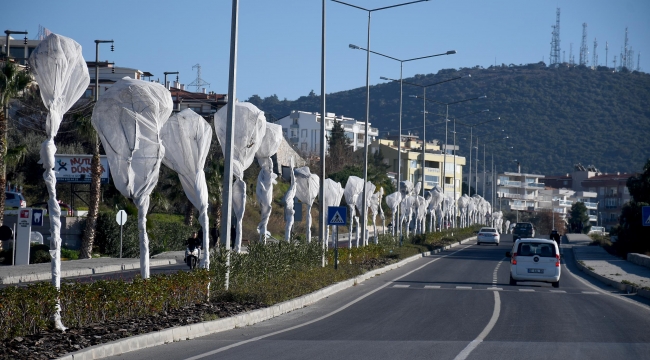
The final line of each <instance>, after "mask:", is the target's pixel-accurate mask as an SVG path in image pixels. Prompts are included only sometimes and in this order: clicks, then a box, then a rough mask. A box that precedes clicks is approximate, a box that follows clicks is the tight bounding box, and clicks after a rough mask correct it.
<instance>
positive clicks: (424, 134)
mask: <svg viewBox="0 0 650 360" xmlns="http://www.w3.org/2000/svg"><path fill="white" fill-rule="evenodd" d="M422 92H423V100H424V101H422V106H423V108H422V117H423V118H422V197H424V185H425V184H426V183H425V182H424V171H425V170H424V169H425V165H426V163H425V157H426V151H427V88H426V87H423V88H422Z"/></svg>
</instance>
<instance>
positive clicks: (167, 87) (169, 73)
mask: <svg viewBox="0 0 650 360" xmlns="http://www.w3.org/2000/svg"><path fill="white" fill-rule="evenodd" d="M163 74H165V89H167V90H169V88H170V87H171V86H167V75H171V74H176V81H177V82H178V74H179V72H178V71H165V72H164V73H163Z"/></svg>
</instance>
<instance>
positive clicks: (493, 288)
mask: <svg viewBox="0 0 650 360" xmlns="http://www.w3.org/2000/svg"><path fill="white" fill-rule="evenodd" d="M486 290H503V288H500V287H489V288H487V289H486Z"/></svg>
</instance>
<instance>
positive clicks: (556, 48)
mask: <svg viewBox="0 0 650 360" xmlns="http://www.w3.org/2000/svg"><path fill="white" fill-rule="evenodd" d="M551 27H552V28H553V32H552V33H551V34H553V37H552V38H551V57H550V58H549V65H555V64H559V63H560V8H557V10H556V12H555V25H552V26H551Z"/></svg>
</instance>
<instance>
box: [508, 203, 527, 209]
mask: <svg viewBox="0 0 650 360" xmlns="http://www.w3.org/2000/svg"><path fill="white" fill-rule="evenodd" d="M510 209H512V210H528V206H526V205H516V204H512V205H510Z"/></svg>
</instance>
